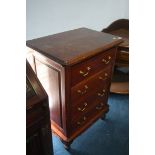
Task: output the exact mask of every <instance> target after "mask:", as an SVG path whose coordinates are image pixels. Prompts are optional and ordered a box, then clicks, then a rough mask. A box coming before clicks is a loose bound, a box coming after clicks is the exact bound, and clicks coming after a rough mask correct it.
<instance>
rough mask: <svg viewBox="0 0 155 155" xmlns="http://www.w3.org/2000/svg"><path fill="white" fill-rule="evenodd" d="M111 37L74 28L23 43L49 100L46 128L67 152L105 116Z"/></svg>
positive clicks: (112, 58) (112, 55) (113, 48)
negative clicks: (48, 115)
mask: <svg viewBox="0 0 155 155" xmlns="http://www.w3.org/2000/svg"><path fill="white" fill-rule="evenodd" d="M114 38H115V36H113V35H110V34H106V33H101V32H97V31H94V30H90V29H87V28H79V29H76V30H71V31H67V32H63V33H59V34H55V35H50V36H46V37H42V38H38V39H34V40H30V41H27V46H28V47H30V48H29V49H28V50H29V56H28V57H29V61H30V62H31V65H32V66H33V69H34V71H35V73H36V74H37V76H38V78H39V79H40V81H41V83H42V84H43V86H44V88H45V90H46V91H47V93H48V96H49V104H50V112H51V127H52V130H53V131H54V132H55V133H56V134H57V135H58V136H59V137H60V139H61V140H62V142H63V143H64V146H65V148H67V149H68V148H69V146H70V144H71V142H72V141H73V140H74V139H75V138H76V137H77V136H78V135H79V134H81V133H82V132H83V131H84V130H86V129H87V128H88V127H89V126H90V125H91V124H92V123H93V122H95V121H96V120H97V119H98V118H101V117H102V116H103V115H104V114H105V113H106V112H108V109H109V108H108V104H107V99H108V94H109V88H110V82H111V75H112V70H113V65H114V62H115V54H116V49H117V47H116V46H117V45H118V44H119V43H120V42H121V41H122V40H121V39H114ZM31 56H32V57H31Z"/></svg>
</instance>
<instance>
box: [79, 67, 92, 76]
mask: <svg viewBox="0 0 155 155" xmlns="http://www.w3.org/2000/svg"><path fill="white" fill-rule="evenodd" d="M90 70H91V68H90V67H87V72H83V71H82V70H80V74H81V75H82V76H83V77H86V76H87V75H88V74H89V72H90Z"/></svg>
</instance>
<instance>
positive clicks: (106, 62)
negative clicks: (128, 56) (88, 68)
mask: <svg viewBox="0 0 155 155" xmlns="http://www.w3.org/2000/svg"><path fill="white" fill-rule="evenodd" d="M110 60H111V56H108V60H106V59H102V62H104V63H105V64H108V63H109V62H110Z"/></svg>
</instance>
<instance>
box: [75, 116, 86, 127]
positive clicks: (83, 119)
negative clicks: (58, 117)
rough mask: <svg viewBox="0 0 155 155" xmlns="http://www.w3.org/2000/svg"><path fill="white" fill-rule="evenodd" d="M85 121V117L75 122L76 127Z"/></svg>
mask: <svg viewBox="0 0 155 155" xmlns="http://www.w3.org/2000/svg"><path fill="white" fill-rule="evenodd" d="M86 119H87V118H86V116H84V117H83V118H82V120H81V121H78V122H77V125H81V124H82V123H84V122H85V121H86Z"/></svg>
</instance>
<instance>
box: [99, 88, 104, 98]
mask: <svg viewBox="0 0 155 155" xmlns="http://www.w3.org/2000/svg"><path fill="white" fill-rule="evenodd" d="M102 92H103V93H102V94H101V93H97V95H98V96H100V97H103V96H105V89H103V90H102Z"/></svg>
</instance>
